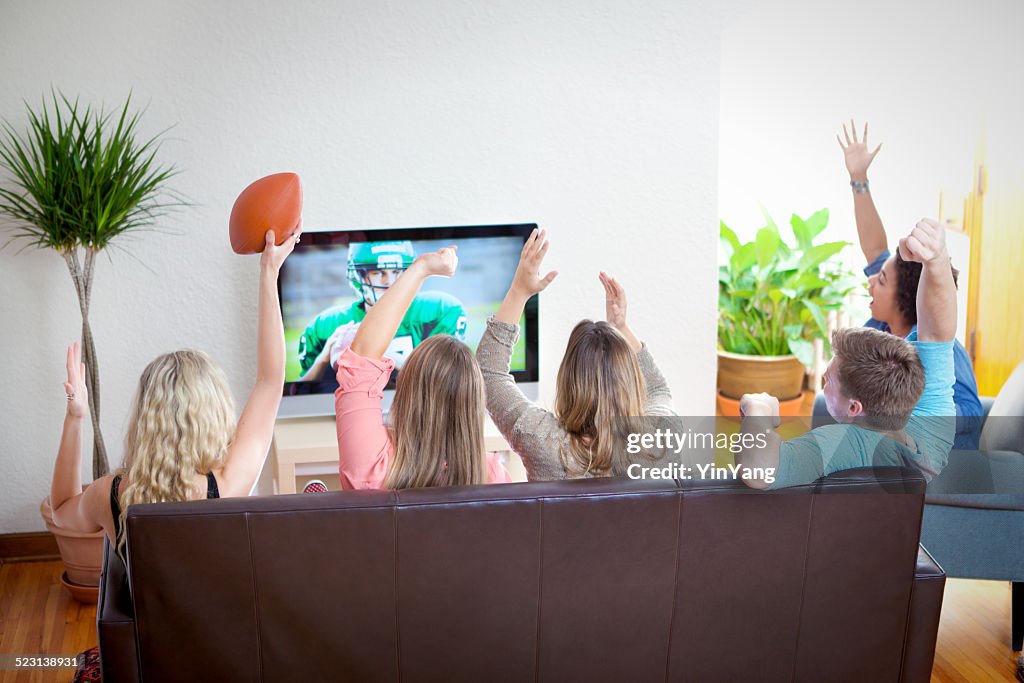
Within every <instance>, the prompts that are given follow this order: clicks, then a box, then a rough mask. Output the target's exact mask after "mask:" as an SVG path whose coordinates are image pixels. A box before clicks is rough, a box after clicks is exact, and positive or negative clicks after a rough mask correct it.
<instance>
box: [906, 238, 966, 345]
mask: <svg viewBox="0 0 1024 683" xmlns="http://www.w3.org/2000/svg"><path fill="white" fill-rule="evenodd" d="M900 256H901V257H902V258H903V260H904V261H916V262H917V263H920V264H921V280H920V282H919V283H918V285H917V339H918V341H923V342H930V341H931V342H948V341H952V340H953V337H955V336H956V284H955V283H954V282H953V272H952V269H951V268H950V266H949V252H948V251H947V250H946V229H945V228H944V227H942V225H940V224H939V222H938V221H936V220H932V219H931V218H922V219H921V220H920V221H918V222H917V225H915V226H914V229H913V230H912V231H911V232H910V234H909V235H907V236H906V237H904V238H903V239H901V240H900Z"/></svg>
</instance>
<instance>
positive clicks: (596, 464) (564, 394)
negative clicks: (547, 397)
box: [554, 320, 647, 476]
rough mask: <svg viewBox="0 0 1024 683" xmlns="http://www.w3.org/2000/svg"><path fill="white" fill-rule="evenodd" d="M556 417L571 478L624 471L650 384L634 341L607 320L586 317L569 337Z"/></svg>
mask: <svg viewBox="0 0 1024 683" xmlns="http://www.w3.org/2000/svg"><path fill="white" fill-rule="evenodd" d="M555 388H556V391H555V411H554V412H555V417H556V418H558V421H559V423H560V424H561V426H562V429H564V430H565V431H566V432H567V433H568V436H569V442H568V446H566V445H565V444H563V445H562V446H561V447H560V455H561V457H562V463H563V465H565V469H566V471H567V472H568V473H569V474H570V476H586V475H588V474H593V475H609V474H616V475H624V474H625V473H626V468H627V467H628V465H629V462H627V460H626V458H625V451H624V445H625V442H626V434H627V433H628V432H629V431H632V427H631V424H632V422H631V420H630V417H634V416H640V415H643V414H644V412H645V411H646V401H647V398H646V397H647V383H646V382H645V381H644V376H643V373H642V372H641V370H640V363H639V362H638V361H637V359H636V354H635V353H634V352H633V349H632V348H630V346H629V342H627V341H626V339H625V337H623V336H622V334H620V333H619V331H618V330H616V329H615V328H614V327H612V326H611V325H609V324H608V323H607V322H603V321H601V322H594V321H592V320H582V321H580V322H579V323H578V324H577V325H576V327H574V328H573V330H572V333H571V334H570V335H569V343H568V345H567V346H566V349H565V355H564V356H563V357H562V364H561V366H560V367H559V368H558V378H557V380H556V383H555Z"/></svg>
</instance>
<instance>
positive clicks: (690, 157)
mask: <svg viewBox="0 0 1024 683" xmlns="http://www.w3.org/2000/svg"><path fill="white" fill-rule="evenodd" d="M735 11H736V10H735V8H733V9H729V10H727V9H723V7H722V4H721V3H716V2H713V1H712V0H701V1H699V2H693V3H679V2H675V1H673V0H664V1H656V0H652V1H649V2H642V3H637V2H629V1H628V0H601V1H598V2H594V1H592V0H573V1H571V2H555V3H552V2H548V1H546V0H521V1H517V2H499V3H480V2H477V1H476V0H472V1H470V0H440V1H431V2H409V3H400V2H380V3H367V2H353V1H347V2H338V3H334V2H298V3H279V2H247V3H240V2H231V3H227V2H225V3H221V2H216V3H209V2H175V3H165V2H153V1H146V2H132V3H127V2H124V3H115V2H90V3H66V2H54V1H43V2H31V3H29V2H23V3H4V4H3V5H0V65H2V66H3V73H4V79H3V82H4V87H3V88H2V89H0V115H2V116H3V117H6V118H7V119H8V120H10V121H11V122H13V123H14V124H15V126H17V127H18V128H21V127H23V125H24V121H25V115H24V110H23V107H22V100H23V99H27V100H29V101H31V102H33V103H37V102H39V100H40V97H42V96H43V95H44V94H46V93H47V92H48V90H49V88H50V86H51V85H52V86H54V87H57V88H60V89H62V90H63V91H64V92H66V93H68V94H70V95H80V96H81V97H82V98H83V100H84V101H86V102H108V103H116V102H118V101H120V100H121V99H122V98H123V97H124V96H125V95H126V94H127V93H128V92H129V91H132V92H133V93H134V97H135V100H136V102H137V103H138V104H140V105H146V106H148V110H147V112H146V114H145V117H144V125H145V128H146V131H147V132H156V131H158V130H161V129H163V128H165V127H167V126H172V125H173V126H174V128H173V129H172V130H171V132H170V133H169V141H168V142H167V143H166V145H165V147H164V149H163V152H162V155H161V158H162V159H164V160H166V161H169V162H173V163H175V164H177V165H178V166H180V167H181V169H182V170H183V172H182V174H181V176H180V178H179V179H178V181H177V183H176V188H177V189H179V190H181V191H183V192H184V193H185V194H187V195H188V196H189V197H190V198H191V199H192V201H193V202H194V204H195V205H194V206H193V207H192V208H190V209H188V210H186V211H183V212H181V213H180V214H178V215H176V216H175V217H173V218H171V219H168V220H165V221H163V222H161V224H160V226H159V229H158V230H154V231H152V232H148V233H143V234H139V235H137V236H135V237H134V238H131V239H125V240H124V241H123V242H122V243H120V244H119V245H118V246H120V247H123V248H121V249H115V250H112V251H111V253H110V255H109V258H103V259H101V260H100V261H99V263H98V267H97V274H96V283H95V291H94V300H93V304H92V308H93V311H92V322H93V328H94V331H95V335H96V344H97V348H98V351H99V354H100V364H101V365H100V368H101V373H102V387H103V414H102V418H103V428H104V434H105V436H106V439H107V442H108V447H109V448H110V450H111V453H112V456H113V457H112V461H113V462H114V463H117V462H118V461H119V460H120V456H121V450H122V447H121V440H122V435H123V429H124V421H125V415H126V412H127V409H128V404H129V401H130V397H131V394H132V392H133V391H134V386H135V382H136V381H137V378H138V376H139V373H140V372H141V370H142V368H143V367H144V366H145V364H146V363H147V362H148V361H149V360H150V359H151V358H152V357H153V356H154V355H156V354H158V353H162V352H165V351H169V350H172V349H175V348H179V347H182V346H196V347H199V348H201V349H204V350H206V351H208V352H210V353H211V354H212V355H213V356H214V357H215V358H216V359H217V360H218V361H219V362H220V363H221V364H222V365H223V366H224V368H225V370H226V372H227V374H228V377H229V378H230V380H231V383H232V386H233V388H234V389H235V393H236V396H237V397H238V399H239V403H240V404H241V401H242V400H244V397H245V395H246V392H247V391H248V389H249V388H250V387H251V382H252V376H253V355H254V348H255V344H254V339H253V335H254V331H255V318H256V316H255V300H254V298H255V287H256V280H257V271H256V258H255V257H247V258H243V257H238V256H235V255H234V254H233V253H232V252H231V251H230V249H229V247H228V242H227V234H226V220H227V215H228V212H229V210H230V207H231V203H232V201H233V200H234V197H235V196H236V194H237V193H238V192H239V191H240V190H241V189H242V188H243V187H244V186H245V185H246V184H247V183H248V182H250V181H251V180H253V179H255V178H257V177H259V176H262V175H264V174H266V173H270V172H275V171H281V170H293V171H296V172H298V173H300V174H301V175H302V177H303V180H304V184H305V193H306V206H305V213H304V221H305V225H306V226H307V228H310V229H312V228H315V227H346V226H353V227H354V226H366V225H373V226H388V225H438V224H463V223H476V222H486V223H495V222H501V221H506V220H508V221H537V222H539V223H541V224H543V225H545V226H547V227H548V228H549V229H550V231H551V238H552V240H553V242H554V246H553V248H552V252H551V255H550V259H549V260H550V265H551V267H552V268H558V269H559V270H560V271H561V276H560V278H559V281H558V282H557V283H556V284H555V285H554V286H553V287H552V289H551V290H550V294H546V295H545V297H544V300H543V303H542V309H541V317H542V334H541V354H542V355H541V361H542V372H543V378H542V391H543V392H545V393H546V395H550V387H551V383H552V381H553V377H554V371H555V369H556V367H557V361H558V359H559V358H560V357H561V352H562V350H563V348H564V343H565V339H566V336H567V333H568V331H569V329H570V328H571V326H572V325H573V324H574V323H575V322H576V321H577V320H578V319H579V318H580V317H582V316H591V317H596V316H602V315H603V303H602V299H601V294H600V293H601V289H600V285H599V283H598V282H597V279H596V278H597V271H598V270H599V269H605V270H608V271H610V272H612V273H616V274H618V275H620V276H621V279H622V280H623V282H624V283H625V284H626V285H627V287H628V288H629V292H630V295H631V299H630V306H631V311H632V318H633V321H634V325H635V328H636V329H637V331H638V332H639V333H640V334H641V335H642V337H643V338H645V339H646V340H647V341H648V342H649V344H650V346H651V348H652V349H653V350H654V351H655V352H656V353H657V355H658V357H659V359H660V360H661V362H662V365H663V368H664V369H665V371H666V373H667V375H668V376H669V378H670V380H671V381H672V384H673V386H674V387H675V390H676V395H677V406H678V407H679V409H680V410H682V411H683V412H688V413H690V414H699V413H706V412H708V411H710V410H712V406H713V402H712V400H713V390H712V387H713V382H714V375H715V371H714V348H715V339H714V334H715V333H714V325H715V323H714V321H715V298H716V297H715V274H714V258H713V256H712V255H713V254H714V249H715V244H716V225H717V222H716V182H717V168H716V151H717V125H718V87H719V86H718V83H719V37H720V34H721V31H722V26H723V25H725V24H726V23H727V22H728V21H729V17H728V16H727V15H728V14H730V13H731V12H735ZM0 291H2V292H3V295H2V297H0V321H2V322H0V362H2V376H3V378H4V380H3V382H2V383H0V404H2V409H0V468H2V472H3V479H2V481H3V483H2V484H0V486H2V489H0V491H2V495H0V520H2V521H0V533H3V532H15V531H31V530H35V529H40V528H42V522H41V520H40V518H39V516H38V513H37V507H38V503H39V501H40V499H41V498H42V497H43V496H44V495H45V494H46V492H47V490H48V483H49V478H50V475H51V471H52V470H51V468H52V462H53V457H54V453H55V449H56V446H57V442H58V439H59V435H60V427H61V420H62V415H63V409H64V405H63V404H64V396H63V390H62V386H61V384H62V381H63V379H62V372H63V358H64V346H65V345H66V344H67V343H69V342H71V341H73V340H74V339H75V338H76V336H77V334H78V330H79V314H78V310H77V306H76V303H75V297H74V291H73V288H72V285H71V281H70V278H69V276H68V273H67V272H66V269H65V266H64V263H63V261H62V260H61V259H60V258H59V257H58V256H57V255H55V254H53V253H50V252H36V251H25V252H23V253H20V254H19V253H17V247H16V246H13V247H8V248H6V249H4V250H2V251H0ZM86 460H87V458H86ZM83 471H87V465H86V466H83Z"/></svg>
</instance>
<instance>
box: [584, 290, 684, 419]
mask: <svg viewBox="0 0 1024 683" xmlns="http://www.w3.org/2000/svg"><path fill="white" fill-rule="evenodd" d="M598 279H599V280H601V284H602V285H604V301H605V320H607V321H608V323H609V324H611V325H612V326H613V327H614V328H615V329H617V330H618V331H619V332H620V333H621V334H622V336H623V337H625V338H626V341H627V342H628V343H629V346H630V348H631V349H633V353H635V354H636V357H637V362H638V363H639V364H640V370H641V372H643V375H644V383H645V384H646V385H647V406H646V409H647V414H648V415H675V414H676V413H675V409H674V408H673V407H672V391H671V389H669V386H668V380H667V379H665V375H663V374H662V373H661V370H660V369H658V366H657V364H656V363H655V362H654V357H653V356H651V353H650V351H648V350H647V349H646V348H645V347H644V345H643V343H641V341H640V339H639V338H638V337H637V336H636V335H635V334H634V333H633V330H632V329H631V328H630V327H629V324H628V323H627V322H626V290H625V288H623V286H622V285H621V284H619V281H618V280H616V279H615V278H613V277H612V276H611V275H608V274H607V273H605V272H603V271H602V272H601V273H600V274H599V275H598Z"/></svg>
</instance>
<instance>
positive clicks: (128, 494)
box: [50, 232, 299, 556]
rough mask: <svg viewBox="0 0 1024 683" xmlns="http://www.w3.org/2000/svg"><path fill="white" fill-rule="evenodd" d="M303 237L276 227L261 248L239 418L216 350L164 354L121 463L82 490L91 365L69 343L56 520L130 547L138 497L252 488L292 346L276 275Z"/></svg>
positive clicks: (141, 389) (148, 376)
mask: <svg viewBox="0 0 1024 683" xmlns="http://www.w3.org/2000/svg"><path fill="white" fill-rule="evenodd" d="M298 239H299V234H298V233H296V234H295V235H293V236H292V237H290V238H289V239H287V240H285V242H284V243H283V244H281V245H280V246H275V245H274V233H273V232H268V233H267V235H266V246H265V247H264V250H263V254H262V256H261V257H260V283H259V313H258V321H257V337H256V384H255V386H254V387H253V389H252V393H251V394H250V395H249V400H248V401H247V402H246V404H245V408H244V409H243V410H242V416H241V418H239V419H238V421H237V423H236V422H235V404H234V401H233V400H232V397H231V390H230V389H229V387H228V382H227V377H225V375H224V372H223V371H222V370H221V369H220V368H219V367H218V366H217V365H216V364H215V363H214V362H213V360H212V359H211V358H210V357H209V356H207V355H206V354H205V353H203V352H202V351H196V350H194V349H184V350H181V351H175V352H173V353H167V354H164V355H162V356H159V357H157V358H156V359H154V360H153V361H152V362H151V363H150V364H149V365H148V366H147V367H146V369H145V370H144V371H143V373H142V376H141V377H140V378H139V385H138V389H137V391H136V393H135V399H134V401H133V403H132V409H131V415H130V417H129V420H128V429H127V434H126V437H125V452H124V461H123V464H122V465H121V468H120V469H119V470H118V471H117V472H115V473H113V474H110V475H107V476H104V477H100V478H99V479H96V480H95V481H93V482H92V483H91V484H89V486H88V487H87V488H86V489H85V490H84V491H83V490H82V481H81V460H82V424H83V422H84V421H85V420H86V419H87V416H88V411H89V408H88V406H89V404H88V397H87V394H86V385H85V372H86V368H85V365H84V364H82V362H81V360H80V354H79V346H78V343H75V344H74V345H72V346H70V347H69V348H68V353H67V373H68V379H67V382H65V383H64V390H65V392H66V393H67V413H66V415H65V417H64V431H63V434H62V435H61V440H60V447H59V448H58V451H57V461H56V464H55V465H54V469H53V481H52V483H51V485H50V504H51V506H52V508H53V519H54V522H55V523H56V524H57V525H58V526H61V527H65V528H67V529H71V530H74V531H98V530H100V529H102V530H103V531H105V532H106V534H107V537H108V538H109V539H110V541H111V543H113V544H116V547H117V550H118V553H119V554H122V556H123V551H124V528H125V515H126V513H127V510H128V507H129V506H131V505H135V504H137V503H161V502H167V501H184V500H196V499H202V498H218V497H229V496H246V495H248V494H249V492H250V491H251V490H252V488H253V486H254V485H255V484H256V480H257V478H258V477H259V474H260V470H262V468H263V463H264V461H265V460H266V457H267V453H268V452H269V449H270V442H271V439H272V437H273V430H274V420H275V418H276V417H277V408H278V406H279V404H280V402H281V390H282V387H283V385H284V367H285V355H284V354H285V350H284V327H283V325H282V322H281V307H280V304H279V303H278V298H277V275H278V271H279V269H280V267H281V264H282V263H283V262H284V260H285V258H286V257H287V256H288V254H290V253H291V251H292V249H293V248H294V247H295V243H296V242H297V241H298Z"/></svg>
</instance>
